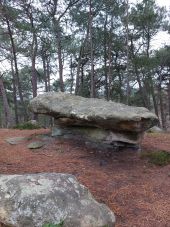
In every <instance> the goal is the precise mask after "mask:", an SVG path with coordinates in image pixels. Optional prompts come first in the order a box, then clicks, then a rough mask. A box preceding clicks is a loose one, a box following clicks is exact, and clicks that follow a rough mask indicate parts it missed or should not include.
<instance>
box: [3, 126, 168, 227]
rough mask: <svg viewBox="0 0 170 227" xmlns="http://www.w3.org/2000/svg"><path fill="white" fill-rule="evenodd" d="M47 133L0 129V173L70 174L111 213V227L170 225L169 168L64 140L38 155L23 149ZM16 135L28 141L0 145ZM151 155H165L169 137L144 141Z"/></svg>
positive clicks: (131, 152) (134, 155) (153, 136)
mask: <svg viewBox="0 0 170 227" xmlns="http://www.w3.org/2000/svg"><path fill="white" fill-rule="evenodd" d="M47 133H50V131H49V130H47V129H42V130H8V129H0V173H1V174H16V173H19V174H21V173H39V172H62V173H71V174H74V175H75V176H76V177H77V178H78V180H79V181H80V182H81V183H82V184H84V185H86V186H87V187H88V188H89V190H90V191H91V193H92V194H93V195H94V197H95V198H96V199H97V200H98V201H99V202H103V203H105V204H106V205H108V206H109V207H110V209H112V210H113V211H114V213H115V215H116V227H169V226H170V165H167V166H164V167H159V166H154V165H152V164H150V163H149V162H148V161H147V160H146V159H141V157H140V153H139V152H137V151H134V150H130V149H129V150H126V151H121V152H111V151H107V152H106V151H102V150H100V149H98V150H94V149H91V148H89V147H86V146H85V145H84V144H82V143H81V142H80V141H70V140H64V139H49V140H48V142H47V141H46V145H45V146H44V147H42V148H40V149H37V150H30V149H28V148H27V145H28V144H29V143H30V142H32V141H36V140H42V138H41V137H40V138H37V135H41V134H47ZM16 136H25V137H26V138H27V139H26V140H24V141H22V142H21V143H20V144H17V145H10V144H8V143H7V142H6V141H5V139H6V138H8V137H16ZM155 150H166V151H169V152H170V134H164V133H163V134H147V135H146V136H145V138H144V140H143V144H142V151H147V152H150V151H155Z"/></svg>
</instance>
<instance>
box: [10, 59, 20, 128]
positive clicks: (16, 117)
mask: <svg viewBox="0 0 170 227" xmlns="http://www.w3.org/2000/svg"><path fill="white" fill-rule="evenodd" d="M11 71H12V84H13V101H14V112H15V124H16V125H17V124H18V123H19V119H18V103H17V89H16V76H15V72H14V67H13V59H11Z"/></svg>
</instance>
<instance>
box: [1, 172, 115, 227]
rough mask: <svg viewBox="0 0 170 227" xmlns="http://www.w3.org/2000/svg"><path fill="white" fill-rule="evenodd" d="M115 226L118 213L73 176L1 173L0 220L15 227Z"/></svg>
mask: <svg viewBox="0 0 170 227" xmlns="http://www.w3.org/2000/svg"><path fill="white" fill-rule="evenodd" d="M61 222H63V223H64V224H63V227H102V226H108V227H114V226H115V216H114V213H113V212H112V211H111V210H110V209H109V208H108V207H107V206H106V205H104V204H100V203H98V202H97V201H95V199H94V198H93V197H92V195H91V193H90V192H89V191H88V189H87V188H86V187H85V186H83V185H81V184H80V183H79V182H78V181H77V180H76V178H75V177H74V176H73V175H70V174H60V173H41V174H25V175H0V223H3V224H5V226H11V227H42V226H43V225H45V224H53V225H54V224H59V223H61Z"/></svg>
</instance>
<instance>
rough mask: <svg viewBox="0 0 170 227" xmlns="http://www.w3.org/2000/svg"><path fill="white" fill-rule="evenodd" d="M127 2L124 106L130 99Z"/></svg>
mask: <svg viewBox="0 0 170 227" xmlns="http://www.w3.org/2000/svg"><path fill="white" fill-rule="evenodd" d="M128 43H129V0H126V58H127V60H126V72H127V75H126V104H127V105H128V104H129V97H130V76H129V46H128Z"/></svg>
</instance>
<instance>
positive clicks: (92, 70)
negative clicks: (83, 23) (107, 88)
mask: <svg viewBox="0 0 170 227" xmlns="http://www.w3.org/2000/svg"><path fill="white" fill-rule="evenodd" d="M92 23H93V16H92V2H91V0H89V35H90V58H91V82H90V97H91V98H94V97H95V95H96V94H95V79H94V50H93V34H92Z"/></svg>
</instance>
